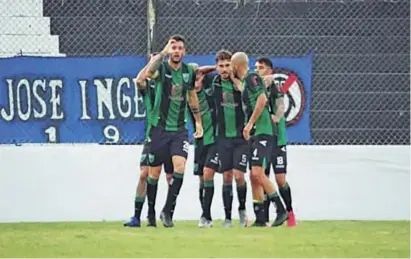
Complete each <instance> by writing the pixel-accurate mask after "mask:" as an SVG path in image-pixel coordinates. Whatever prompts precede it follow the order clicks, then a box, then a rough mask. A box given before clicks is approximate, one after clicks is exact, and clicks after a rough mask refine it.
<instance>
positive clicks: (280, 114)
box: [275, 97, 284, 118]
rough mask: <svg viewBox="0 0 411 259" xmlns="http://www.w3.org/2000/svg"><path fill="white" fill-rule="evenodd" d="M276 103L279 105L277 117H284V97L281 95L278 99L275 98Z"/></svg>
mask: <svg viewBox="0 0 411 259" xmlns="http://www.w3.org/2000/svg"><path fill="white" fill-rule="evenodd" d="M275 105H276V106H277V110H276V113H275V116H276V117H277V118H281V117H283V116H284V99H283V98H282V97H281V98H277V99H276V100H275Z"/></svg>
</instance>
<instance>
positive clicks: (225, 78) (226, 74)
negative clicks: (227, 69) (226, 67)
mask: <svg viewBox="0 0 411 259" xmlns="http://www.w3.org/2000/svg"><path fill="white" fill-rule="evenodd" d="M221 78H223V79H224V80H227V79H229V78H230V74H229V73H221Z"/></svg>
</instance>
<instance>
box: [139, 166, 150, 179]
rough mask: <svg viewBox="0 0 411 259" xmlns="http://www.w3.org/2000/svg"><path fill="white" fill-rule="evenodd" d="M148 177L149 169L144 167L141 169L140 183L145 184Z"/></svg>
mask: <svg viewBox="0 0 411 259" xmlns="http://www.w3.org/2000/svg"><path fill="white" fill-rule="evenodd" d="M147 176H148V167H147V166H144V167H141V171H140V182H145V181H146V179H147Z"/></svg>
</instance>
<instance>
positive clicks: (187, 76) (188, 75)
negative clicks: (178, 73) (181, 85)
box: [183, 73, 190, 83]
mask: <svg viewBox="0 0 411 259" xmlns="http://www.w3.org/2000/svg"><path fill="white" fill-rule="evenodd" d="M189 79H190V74H189V73H183V80H184V82H186V83H188V80H189Z"/></svg>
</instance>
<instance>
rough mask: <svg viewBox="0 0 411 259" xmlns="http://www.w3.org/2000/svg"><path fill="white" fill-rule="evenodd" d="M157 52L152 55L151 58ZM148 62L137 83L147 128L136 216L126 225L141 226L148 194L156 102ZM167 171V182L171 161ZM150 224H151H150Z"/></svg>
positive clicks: (141, 160)
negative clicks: (150, 148) (152, 121)
mask: <svg viewBox="0 0 411 259" xmlns="http://www.w3.org/2000/svg"><path fill="white" fill-rule="evenodd" d="M156 54H157V53H153V54H151V55H150V60H152V58H153V56H154V55H156ZM147 67H148V64H147V65H146V66H145V67H144V68H143V69H142V70H141V71H140V72H139V73H138V75H137V78H136V85H137V88H138V91H139V93H140V95H141V96H142V97H143V103H144V105H145V107H146V123H145V125H146V129H145V136H144V146H143V152H142V154H141V159H140V177H139V181H138V184H137V190H136V196H135V200H134V216H133V217H131V218H130V220H129V221H128V222H125V223H124V226H125V227H140V226H141V222H140V216H141V210H142V208H143V205H144V201H145V196H146V180H147V176H148V153H149V143H148V142H147V140H148V136H149V134H150V128H151V125H150V123H149V121H148V120H149V119H150V113H151V109H152V106H153V103H154V87H155V85H154V81H152V80H149V79H148V78H146V76H145V71H146V70H147ZM164 169H165V172H166V173H167V182H168V183H169V182H170V181H171V178H172V173H173V167H172V164H171V161H168V162H167V163H165V164H164ZM149 226H150V225H149Z"/></svg>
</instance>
